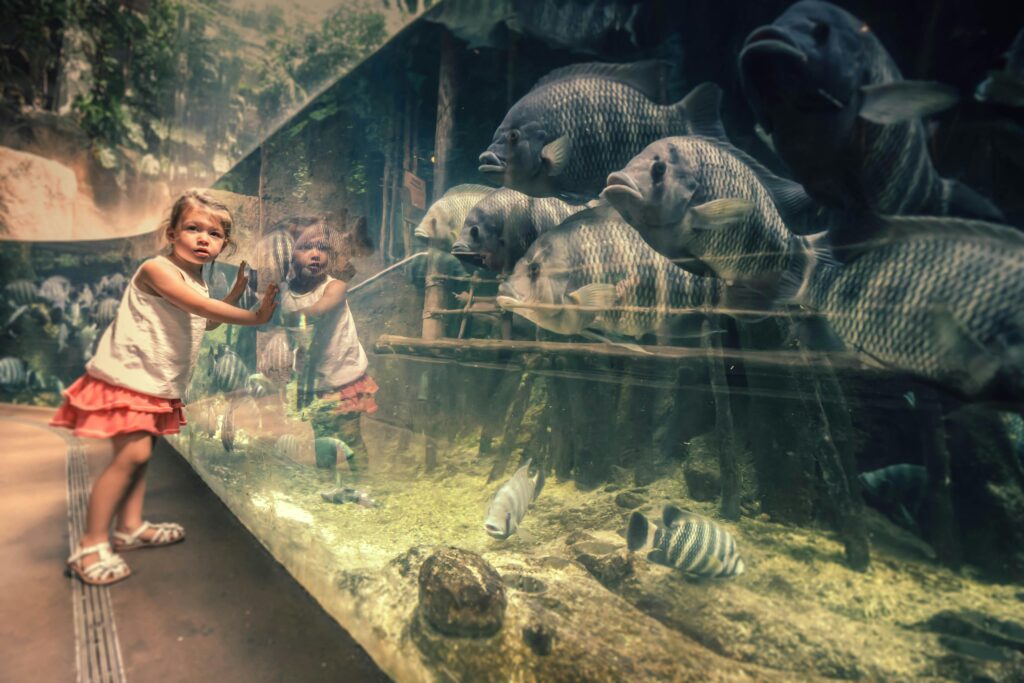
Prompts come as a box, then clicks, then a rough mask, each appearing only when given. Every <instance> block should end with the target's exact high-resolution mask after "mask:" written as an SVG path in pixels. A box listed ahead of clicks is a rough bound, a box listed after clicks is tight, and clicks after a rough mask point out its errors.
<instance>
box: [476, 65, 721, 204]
mask: <svg viewBox="0 0 1024 683" xmlns="http://www.w3.org/2000/svg"><path fill="white" fill-rule="evenodd" d="M661 68H662V65H661V64H660V63H659V62H655V61H650V62H636V63H633V64H601V63H587V64H574V65H571V66H566V67H562V68H560V69H555V70H554V71H552V72H551V73H549V74H548V75H547V76H545V77H544V78H542V79H540V80H539V81H538V82H537V84H536V85H534V87H533V89H532V90H531V91H530V92H528V93H527V94H526V95H525V96H524V97H523V98H522V99H520V100H519V101H518V102H516V103H515V104H514V105H513V106H512V108H511V109H510V110H509V111H508V113H507V114H506V115H505V120H504V121H502V122H501V125H500V126H498V129H497V130H496V131H495V133H494V139H493V141H492V142H491V145H490V147H488V148H487V150H486V151H485V152H484V153H483V154H481V155H480V172H481V173H483V174H484V175H486V176H488V177H489V178H490V179H492V180H493V181H495V182H496V183H499V184H501V185H504V186H505V187H508V188H512V189H514V190H519V191H520V192H523V193H525V194H528V195H531V196H533V197H555V196H573V197H580V196H584V197H586V196H589V197H593V196H594V195H596V194H597V193H598V192H600V191H601V188H602V187H603V186H604V179H605V177H606V176H607V175H608V173H610V172H611V171H613V170H615V169H616V168H620V167H621V166H622V165H623V164H625V163H626V162H627V161H629V159H630V158H631V157H632V156H633V155H634V154H636V152H637V150H639V149H642V148H643V147H644V145H646V144H648V143H650V142H652V141H654V140H657V139H658V138H663V137H665V136H668V135H683V134H687V133H693V132H695V131H694V125H695V117H694V112H695V110H700V108H701V107H702V100H703V99H704V98H706V97H707V96H709V95H712V94H713V92H714V91H717V90H718V88H717V86H714V85H711V84H705V85H702V86H698V88H697V89H695V90H694V91H693V92H692V93H690V94H689V95H688V96H687V97H686V98H684V99H683V100H682V101H680V102H677V103H676V104H672V105H664V106H663V105H660V104H656V103H655V101H654V100H655V98H656V97H657V93H658V91H659V75H660V74H659V72H660V70H661ZM697 116H698V118H699V111H698V115H697Z"/></svg>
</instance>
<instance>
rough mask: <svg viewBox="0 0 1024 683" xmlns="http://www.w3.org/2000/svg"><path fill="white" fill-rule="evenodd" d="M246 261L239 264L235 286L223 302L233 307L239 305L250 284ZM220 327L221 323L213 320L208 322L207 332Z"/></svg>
mask: <svg viewBox="0 0 1024 683" xmlns="http://www.w3.org/2000/svg"><path fill="white" fill-rule="evenodd" d="M245 266H246V263H245V261H242V262H241V263H239V264H238V273H237V274H236V275H235V284H234V285H233V286H232V287H231V291H230V292H228V294H227V296H225V297H224V298H223V299H221V301H223V302H224V303H226V304H231V305H232V306H237V305H238V300H239V299H241V298H242V294H243V293H245V288H246V286H247V285H248V284H249V276H248V274H246V272H245ZM218 327H220V323H218V322H214V321H212V320H209V319H208V320H207V321H206V331H207V332H209V331H210V330H215V329H217V328H218Z"/></svg>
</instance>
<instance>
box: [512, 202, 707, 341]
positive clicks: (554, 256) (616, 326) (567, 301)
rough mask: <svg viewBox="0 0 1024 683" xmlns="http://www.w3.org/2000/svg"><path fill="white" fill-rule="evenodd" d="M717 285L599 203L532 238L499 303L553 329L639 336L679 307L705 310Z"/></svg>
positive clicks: (673, 314) (655, 328) (675, 313)
mask: <svg viewBox="0 0 1024 683" xmlns="http://www.w3.org/2000/svg"><path fill="white" fill-rule="evenodd" d="M722 289H723V285H722V282H721V281H720V280H718V279H717V278H713V277H701V276H699V275H693V274H691V273H688V272H686V271H685V270H683V269H682V268H679V267H678V266H676V265H674V264H673V263H672V262H671V261H669V260H668V259H667V258H665V257H664V256H662V255H661V254H659V253H658V252H656V251H655V250H654V249H652V248H651V247H650V246H648V244H647V243H646V242H644V240H643V239H642V238H641V237H640V234H639V233H638V232H637V231H636V230H635V229H633V228H632V227H631V226H630V225H629V224H628V223H626V222H625V221H624V220H623V219H622V217H621V216H619V214H618V213H617V212H616V211H615V210H614V209H612V208H611V207H608V206H598V207H593V208H589V209H586V210H584V211H582V212H580V213H577V214H575V215H573V216H571V217H570V218H569V219H568V220H567V221H566V222H565V223H563V224H562V225H560V226H559V227H558V228H555V229H554V230H550V231H548V232H545V233H544V234H543V235H541V236H540V237H539V238H537V241H536V242H534V244H533V245H532V246H531V247H530V249H529V250H528V251H527V253H526V256H524V257H523V258H522V259H521V260H520V261H519V263H517V264H516V268H515V270H514V271H513V273H512V275H510V276H509V277H508V279H507V280H506V281H505V282H503V283H502V285H501V287H500V288H499V297H498V300H497V301H498V304H499V305H500V306H502V307H503V308H506V309H509V310H512V311H513V312H515V313H517V314H519V315H522V316H523V317H525V318H527V319H528V320H531V321H533V322H534V323H536V324H537V325H539V326H541V327H543V328H545V329H548V330H551V331H553V332H557V333H559V334H581V333H583V332H584V330H586V329H597V330H600V331H603V332H607V333H610V334H613V335H625V336H630V337H639V336H641V335H643V334H646V333H649V332H658V331H660V329H661V327H662V325H663V324H664V323H665V321H667V320H668V319H669V318H670V317H678V316H679V315H680V314H681V312H682V311H684V310H688V311H691V312H697V311H699V310H703V311H710V310H711V308H712V307H714V306H715V305H716V304H717V303H718V300H719V298H720V295H721V292H722ZM575 306H584V307H586V308H588V309H590V310H589V311H581V310H579V309H577V308H575Z"/></svg>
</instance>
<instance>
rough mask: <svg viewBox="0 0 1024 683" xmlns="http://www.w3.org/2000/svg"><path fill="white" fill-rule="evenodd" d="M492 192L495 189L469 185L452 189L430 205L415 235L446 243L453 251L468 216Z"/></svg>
mask: <svg viewBox="0 0 1024 683" xmlns="http://www.w3.org/2000/svg"><path fill="white" fill-rule="evenodd" d="M492 192H494V188H493V187H488V186H487V185H472V184H468V183H467V184H464V185H456V186H454V187H452V188H450V189H449V190H448V191H447V192H445V193H444V194H443V195H441V198H440V199H438V200H437V201H436V202H434V203H433V204H431V205H430V208H429V209H427V213H426V215H425V216H423V220H421V221H420V224H419V225H417V226H416V230H415V231H414V232H413V234H414V235H415V236H416V237H422V238H423V239H428V240H436V241H438V242H442V243H445V244H447V248H448V249H451V246H452V243H453V242H455V240H456V238H458V236H459V231H460V230H462V224H463V222H465V220H466V214H468V213H469V210H470V209H472V208H473V207H474V206H476V203H477V202H479V201H480V200H481V199H483V198H484V197H486V196H487V195H489V194H490V193H492Z"/></svg>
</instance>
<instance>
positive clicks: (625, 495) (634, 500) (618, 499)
mask: <svg viewBox="0 0 1024 683" xmlns="http://www.w3.org/2000/svg"><path fill="white" fill-rule="evenodd" d="M615 504H616V505H618V506H619V507H620V508H626V509H627V510H632V509H633V508H638V507H640V506H641V505H643V504H644V499H643V497H641V496H640V495H639V494H637V493H633V492H632V491H623V492H622V493H620V494H619V495H617V496H615Z"/></svg>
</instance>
